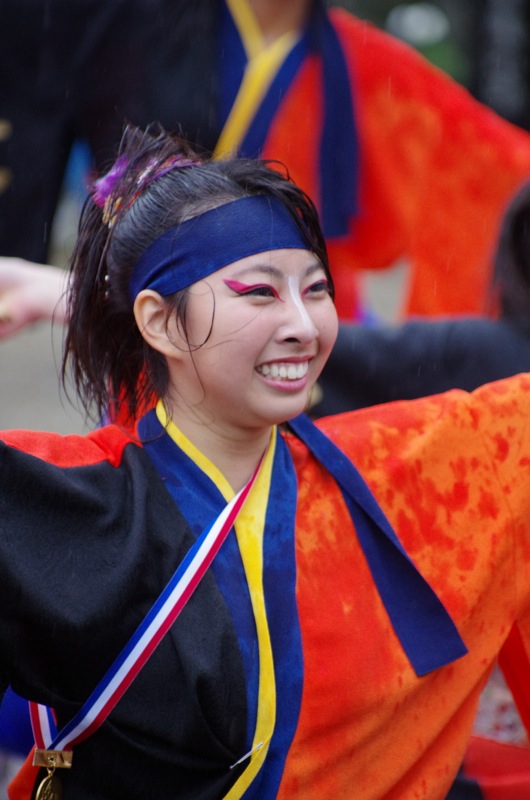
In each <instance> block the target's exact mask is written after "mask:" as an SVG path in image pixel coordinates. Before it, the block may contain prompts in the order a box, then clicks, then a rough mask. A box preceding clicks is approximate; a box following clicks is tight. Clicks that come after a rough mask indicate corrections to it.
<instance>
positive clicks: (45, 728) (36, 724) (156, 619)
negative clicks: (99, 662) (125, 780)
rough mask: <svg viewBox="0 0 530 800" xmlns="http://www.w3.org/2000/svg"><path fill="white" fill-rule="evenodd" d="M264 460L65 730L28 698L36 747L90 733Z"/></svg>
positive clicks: (172, 612) (191, 585)
mask: <svg viewBox="0 0 530 800" xmlns="http://www.w3.org/2000/svg"><path fill="white" fill-rule="evenodd" d="M260 466H261V464H260V465H258V467H257V468H256V470H255V472H254V474H253V475H252V477H251V478H250V480H249V482H248V483H247V484H246V486H244V487H243V488H242V489H241V490H240V491H239V492H238V493H237V494H236V495H235V497H234V498H233V499H232V500H231V501H230V502H229V503H228V504H227V505H226V506H225V508H224V509H223V511H222V512H221V514H220V515H219V516H218V518H217V519H216V520H215V522H214V523H213V524H212V525H211V526H210V527H209V528H206V529H205V530H204V531H203V533H202V534H201V536H200V537H199V538H198V539H197V541H196V542H195V544H194V545H193V546H192V547H191V548H190V550H189V551H188V553H187V554H186V556H185V557H184V559H183V560H182V562H181V563H180V564H179V566H178V568H177V569H176V571H175V573H174V574H173V577H172V578H171V580H170V581H169V583H168V584H167V586H166V588H165V589H164V591H163V592H162V594H161V595H160V597H159V598H158V599H157V601H156V602H155V603H154V605H153V606H152V608H151V609H150V611H149V612H148V614H147V616H146V617H145V619H144V620H143V622H142V623H141V624H140V625H139V627H138V628H137V630H136V631H135V633H134V634H133V636H132V637H131V639H130V640H129V642H128V643H127V645H126V646H125V647H124V649H123V650H122V652H121V653H120V655H119V656H118V657H117V659H116V660H115V661H114V663H113V664H112V666H111V667H110V668H109V670H108V671H107V673H106V674H105V676H104V677H103V678H102V680H101V681H100V682H99V684H98V685H97V686H96V688H95V689H94V691H93V692H92V694H91V695H90V697H89V698H88V700H87V701H86V702H85V703H84V705H83V707H82V708H81V709H80V711H79V712H78V713H77V714H76V715H75V716H74V717H73V718H72V719H71V720H70V722H69V723H68V724H67V725H66V726H65V727H64V728H63V730H62V731H60V732H59V733H58V732H57V728H56V725H55V720H54V718H53V713H52V712H51V710H50V709H49V708H47V707H46V706H43V705H41V704H39V703H33V702H30V704H29V705H30V718H31V725H32V728H33V736H34V738H35V744H36V746H37V748H38V749H44V750H71V749H72V747H73V746H74V745H75V744H77V743H78V742H81V741H82V740H83V739H87V738H88V737H89V736H91V735H92V734H93V733H94V731H96V730H97V729H98V728H99V726H100V725H101V724H102V723H103V722H104V721H105V719H106V718H107V717H108V715H109V714H110V712H111V711H112V709H113V708H114V706H115V705H116V704H117V703H118V701H119V700H120V698H121V697H122V696H123V695H124V694H125V692H126V691H127V689H128V688H129V686H130V685H131V683H132V682H133V680H134V679H135V677H136V676H137V675H138V673H139V672H140V670H141V669H142V667H143V666H144V664H145V663H146V661H147V660H148V658H149V657H150V656H151V654H152V653H153V652H154V650H155V649H156V647H157V646H158V644H159V643H160V642H161V640H162V639H163V637H164V636H165V634H166V633H167V631H168V630H169V629H170V628H171V626H172V625H173V623H174V622H175V620H176V619H177V617H178V616H179V614H180V613H181V611H182V609H183V608H184V606H185V605H186V603H187V602H188V600H189V599H190V597H191V595H192V594H193V592H194V591H195V589H196V588H197V586H198V585H199V583H200V581H201V578H202V577H203V576H204V574H205V572H206V570H207V569H208V567H209V566H210V564H211V563H212V561H213V559H214V558H215V556H216V554H217V553H218V551H219V549H220V547H221V545H222V543H223V542H224V540H225V538H226V536H227V535H228V532H229V531H230V529H231V528H232V526H233V524H234V522H235V520H236V517H237V515H238V513H239V511H240V510H241V507H242V506H243V503H244V502H245V500H246V498H247V496H248V494H249V492H250V490H251V488H252V486H253V484H254V481H255V479H256V477H257V474H258V472H259V468H260Z"/></svg>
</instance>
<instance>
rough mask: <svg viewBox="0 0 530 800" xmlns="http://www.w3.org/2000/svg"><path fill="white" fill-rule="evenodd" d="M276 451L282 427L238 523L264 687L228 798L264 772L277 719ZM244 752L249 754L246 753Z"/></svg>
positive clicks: (213, 475)
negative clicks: (269, 538)
mask: <svg viewBox="0 0 530 800" xmlns="http://www.w3.org/2000/svg"><path fill="white" fill-rule="evenodd" d="M156 413H157V417H158V419H159V421H160V423H161V425H162V426H163V427H164V428H165V430H166V431H167V433H168V435H169V436H170V437H171V438H172V439H173V441H174V442H176V444H177V445H178V446H179V447H180V448H181V450H183V452H185V453H186V455H187V456H189V458H191V459H192V460H193V461H194V463H195V464H197V466H198V467H199V468H200V469H201V470H202V471H203V472H204V473H205V474H206V475H208V477H209V478H210V479H211V480H212V481H213V482H214V483H215V485H216V486H217V488H218V489H219V491H220V492H221V494H222V495H223V497H224V499H225V500H226V501H227V502H229V501H230V500H231V499H232V497H233V496H234V494H235V493H234V491H233V489H232V488H231V486H230V485H229V483H228V481H227V480H226V478H225V477H224V476H223V475H222V473H221V472H220V471H219V470H218V469H217V467H216V466H215V465H214V464H212V462H211V461H210V460H209V459H208V458H207V457H206V456H204V455H203V454H202V453H201V452H200V451H199V450H198V449H197V448H196V447H195V445H193V444H192V442H190V441H189V439H187V438H186V436H185V435H184V434H183V433H182V431H180V430H179V429H178V428H177V426H176V425H175V423H174V422H172V421H171V420H170V419H169V418H168V416H167V413H166V410H165V408H164V406H163V404H162V402H161V401H159V403H158V405H157V408H156ZM275 449H276V429H275V428H274V429H273V432H272V436H271V442H270V445H269V448H268V450H267V453H266V454H265V458H264V460H263V464H262V466H261V470H260V472H259V475H258V477H257V478H256V481H255V483H254V486H253V487H252V489H251V491H250V494H249V496H248V498H247V500H246V501H245V504H244V506H243V508H242V509H241V511H240V512H239V515H238V518H237V520H236V524H235V532H236V537H237V542H238V545H239V550H240V553H241V559H242V562H243V567H244V569H245V575H246V578H247V584H248V588H249V593H250V599H251V603H252V610H253V614H254V621H255V624H256V632H257V636H258V652H259V686H258V710H257V719H256V730H255V733H254V738H253V742H252V755H251V756H250V758H249V764H248V767H247V768H246V770H245V771H244V772H243V773H242V775H241V776H240V777H239V779H238V780H237V781H236V783H235V784H234V786H232V788H231V789H230V791H229V792H228V794H227V795H225V798H224V800H239V798H241V797H242V796H243V795H244V793H245V792H246V790H247V789H248V787H249V786H250V784H251V783H252V781H253V780H254V778H255V777H256V775H257V774H258V772H259V770H260V769H261V767H262V765H263V762H264V760H265V757H266V755H267V752H268V749H269V743H270V740H271V738H272V734H273V732H274V724H275V721H276V682H275V677H274V659H273V655H272V646H271V640H270V634H269V626H268V622H267V614H266V610H265V597H264V592H263V533H264V529H265V516H266V513H267V505H268V500H269V489H270V483H271V476H272V464H273V460H274V452H275ZM241 755H242V756H243V755H244V753H242V754H241Z"/></svg>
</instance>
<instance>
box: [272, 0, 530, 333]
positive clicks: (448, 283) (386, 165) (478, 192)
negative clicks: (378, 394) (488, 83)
mask: <svg viewBox="0 0 530 800" xmlns="http://www.w3.org/2000/svg"><path fill="white" fill-rule="evenodd" d="M329 13H330V18H331V20H332V23H333V25H334V26H335V28H336V30H337V33H338V35H339V37H340V39H341V42H342V46H343V49H344V53H345V57H346V60H347V63H348V68H349V71H350V74H351V84H352V91H353V99H354V109H355V113H356V123H357V127H358V135H359V151H360V186H359V214H358V217H357V219H355V220H354V221H353V222H352V225H351V229H350V235H348V236H346V237H344V238H343V239H340V240H339V239H335V240H331V241H330V242H329V249H330V255H331V259H332V266H333V270H334V274H335V275H336V278H337V283H338V298H337V307H338V309H339V313H340V314H341V316H342V317H344V318H347V317H348V316H349V317H350V318H351V305H352V302H353V299H352V292H351V286H352V279H351V275H352V274H353V273H354V271H355V270H356V269H359V268H362V269H379V268H383V267H387V266H389V265H391V264H392V263H394V262H395V261H396V259H398V258H402V257H403V258H405V259H406V260H407V261H408V262H409V263H410V269H411V276H410V284H409V287H408V296H407V299H406V304H405V308H404V309H403V313H404V314H425V315H439V314H447V313H482V312H484V311H485V310H488V302H487V294H488V291H487V290H488V284H489V280H490V276H491V257H492V253H493V251H494V248H495V245H496V239H497V234H498V227H499V224H500V221H501V218H502V215H503V213H504V210H505V207H506V205H507V203H508V201H509V199H510V198H511V196H512V194H513V193H514V192H515V191H516V190H517V189H518V188H519V187H520V186H521V184H522V183H523V182H524V181H525V180H527V178H528V177H529V176H530V135H529V134H528V133H527V132H526V131H523V130H520V129H518V128H516V127H515V126H513V125H511V124H509V123H508V122H506V121H505V120H503V119H501V118H500V117H499V116H497V115H496V114H494V113H493V112H492V111H491V110H490V109H488V108H487V107H485V106H483V105H481V104H479V103H478V102H476V101H475V100H474V99H473V98H472V97H471V95H470V94H469V93H468V92H467V91H466V90H465V89H463V88H462V87H461V86H460V85H459V84H457V83H455V82H454V81H453V80H451V79H450V78H449V77H448V76H447V75H446V74H445V73H443V72H442V71H440V70H438V69H437V68H435V67H433V65H432V64H430V63H429V62H428V61H427V60H425V59H424V58H423V57H422V56H420V55H419V54H418V53H416V52H415V51H414V50H412V49H411V48H410V47H407V46H405V45H403V44H402V43H401V42H399V41H398V40H397V39H395V38H393V37H391V36H389V35H387V34H385V33H384V32H382V31H380V30H379V29H377V28H376V27H375V26H373V25H371V24H370V23H368V22H365V21H361V20H358V19H356V18H355V17H353V16H352V15H351V14H348V13H347V12H345V11H344V10H342V9H337V8H335V9H331V10H330V12H329ZM320 85H321V80H320V67H319V63H318V61H317V60H316V58H313V59H308V60H306V62H305V63H304V65H303V67H302V69H301V71H300V72H299V74H298V75H297V77H296V78H295V80H294V81H293V84H292V86H291V88H290V90H289V91H288V92H287V94H286V96H285V100H284V102H283V103H282V105H281V106H280V108H279V110H278V112H277V114H276V117H275V119H274V121H273V123H272V126H271V129H270V132H269V136H268V139H267V142H266V145H265V152H264V154H265V156H267V157H271V158H276V159H279V160H282V161H285V163H286V164H288V166H289V171H290V173H291V175H292V177H293V178H294V180H295V181H296V182H297V183H299V184H300V185H301V186H302V187H303V188H304V189H305V190H306V191H307V192H308V193H309V194H310V195H311V196H312V197H313V198H314V199H315V200H316V201H317V203H318V201H319V186H318V175H317V173H318V170H316V169H315V165H316V164H318V135H317V134H318V124H315V120H318V119H321V118H322V111H323V102H324V101H323V98H322V96H321V94H319V92H318V91H316V90H315V87H319V86H320ZM336 158H339V159H340V153H337V154H336ZM352 191H354V188H353V187H352Z"/></svg>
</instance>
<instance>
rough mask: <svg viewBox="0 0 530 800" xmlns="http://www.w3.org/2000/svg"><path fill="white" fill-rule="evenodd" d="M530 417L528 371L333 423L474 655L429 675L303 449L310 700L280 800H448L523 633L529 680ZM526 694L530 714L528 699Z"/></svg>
mask: <svg viewBox="0 0 530 800" xmlns="http://www.w3.org/2000/svg"><path fill="white" fill-rule="evenodd" d="M529 419H530V376H522V377H517V378H514V379H509V380H507V381H505V382H500V383H497V384H491V385H489V386H487V387H484V388H482V389H480V390H478V391H477V392H475V393H474V394H471V395H467V394H465V393H463V392H460V391H454V392H451V393H449V394H446V395H440V396H437V397H432V398H428V399H422V400H418V401H414V402H411V403H395V404H392V405H388V406H379V407H377V408H374V409H367V410H363V411H360V412H357V413H353V414H344V415H340V416H337V417H333V418H329V419H327V420H323V421H321V423H319V424H320V426H321V427H322V428H323V429H324V430H325V432H326V433H327V434H328V435H329V436H330V438H332V439H333V440H335V441H336V442H337V443H339V444H340V446H341V448H342V449H343V450H345V452H346V453H347V454H348V455H349V456H350V457H351V458H352V460H353V461H354V462H355V463H356V465H357V466H358V468H359V469H360V471H361V473H362V474H363V476H364V477H365V479H366V480H367V481H368V483H369V485H370V487H371V488H372V490H373V491H374V493H375V496H376V498H377V499H378V500H379V502H380V504H381V506H382V507H383V509H384V511H385V512H386V514H387V515H388V517H389V519H390V522H391V523H392V524H393V526H394V527H395V530H396V532H397V533H398V535H399V537H400V539H401V540H402V542H403V543H404V545H405V547H406V549H407V551H408V552H409V554H410V556H411V557H412V559H413V560H414V561H415V563H416V564H417V566H418V567H419V569H420V571H421V572H422V573H423V575H424V576H425V577H426V578H427V579H428V581H429V582H430V584H431V586H432V587H433V588H434V589H435V591H436V592H437V593H438V595H439V596H440V598H441V599H442V600H443V602H444V603H445V605H446V607H447V608H448V610H449V611H450V613H451V615H452V616H453V619H454V620H455V622H456V624H457V626H458V628H459V631H460V633H461V634H462V636H463V639H464V641H465V643H466V645H467V646H468V648H469V653H468V655H466V656H465V657H464V658H462V659H460V660H459V661H457V662H454V663H453V664H451V665H450V666H448V667H445V668H443V669H440V670H438V671H436V672H434V673H431V674H429V675H427V676H424V677H421V678H418V677H417V676H416V675H415V673H414V672H413V670H412V669H411V667H410V665H409V663H408V662H407V659H406V657H405V655H404V653H403V651H402V649H401V647H400V645H399V642H398V641H397V639H396V637H395V634H394V632H393V630H392V628H391V626H390V624H389V621H388V618H387V616H386V614H385V611H384V609H383V607H382V605H381V601H380V599H379V597H378V594H377V591H376V590H375V587H374V584H373V581H372V578H371V575H370V572H369V570H368V568H367V565H366V563H365V560H364V557H363V555H362V552H361V550H360V548H359V545H358V542H357V539H356V536H355V533H354V531H353V530H352V528H351V522H350V519H349V515H348V513H347V510H346V508H345V507H344V503H343V501H342V497H341V495H340V493H339V492H338V491H337V489H336V488H335V486H334V483H333V480H332V479H331V478H330V477H329V475H328V474H327V473H326V472H325V471H324V470H323V469H322V467H321V466H320V465H319V464H318V463H315V461H314V460H313V459H312V458H311V456H310V455H309V454H308V452H307V451H306V449H305V447H304V446H303V445H301V444H300V443H299V442H297V441H296V440H294V439H290V440H289V446H290V448H291V451H292V454H293V457H294V461H295V464H296V469H297V473H298V480H299V507H298V516H297V568H298V578H297V580H298V583H297V598H298V605H299V611H300V621H301V627H302V637H303V651H304V691H303V698H302V707H301V715H300V720H299V725H298V728H297V732H296V735H295V739H294V741H293V744H292V747H291V750H290V753H289V757H288V760H287V767H286V771H285V774H284V778H283V782H282V784H281V789H280V792H279V795H278V796H279V798H282V800H283V798H285V799H287V798H289V800H293V798H304V800H313V799H314V800H321V799H322V798H324V797H326V798H332V797H352V796H355V797H358V798H363V800H369V799H370V798H379V800H382V799H383V798H385V799H386V798H388V799H389V800H390V798H393V799H395V800H397V799H398V798H399V800H405V798H406V799H407V800H408V798H422V800H441V799H442V798H444V797H445V796H446V794H447V791H448V789H449V787H450V785H451V783H452V780H453V778H454V775H455V773H456V771H457V769H458V767H459V766H460V764H461V763H462V761H463V759H464V754H465V752H466V745H467V743H468V739H469V735H470V732H471V730H472V726H473V721H474V717H475V711H476V707H477V701H478V698H479V694H480V692H481V689H482V687H483V686H484V683H485V681H486V679H487V676H488V674H489V672H490V669H491V667H492V665H493V663H494V661H495V657H496V654H497V653H498V652H499V650H501V649H502V647H503V644H504V642H505V641H506V640H507V638H508V635H509V634H510V631H512V630H513V631H517V634H518V642H519V648H518V650H517V653H516V656H515V657H516V666H517V670H516V671H517V672H518V674H519V675H524V674H526V676H527V681H526V682H528V674H529V673H528V667H529V663H528V654H529V646H530V635H529V634H530V631H529V619H530V618H529V602H530V573H529V568H530V492H529V482H530V425H529V423H528V420H529ZM507 656H509V653H508V654H507ZM512 688H515V690H517V685H516V683H515V684H514V687H512ZM521 688H523V687H521ZM516 700H518V701H519V702H520V703H521V704H522V705H523V706H525V707H524V708H522V712H523V718H524V717H526V718H528V710H529V709H528V707H526V704H527V703H528V698H527V697H525V694H524V689H523V690H522V691H521V692H517V691H516ZM352 792H353V794H352Z"/></svg>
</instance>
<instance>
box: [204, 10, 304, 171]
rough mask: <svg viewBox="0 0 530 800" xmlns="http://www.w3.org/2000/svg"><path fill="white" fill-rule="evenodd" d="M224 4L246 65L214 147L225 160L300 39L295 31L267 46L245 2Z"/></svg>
mask: <svg viewBox="0 0 530 800" xmlns="http://www.w3.org/2000/svg"><path fill="white" fill-rule="evenodd" d="M286 1H287V2H288V0H286ZM227 4H228V7H229V9H230V13H231V14H232V17H233V19H234V22H235V24H236V26H237V28H238V30H239V34H240V36H241V39H242V42H243V46H244V48H245V51H246V54H247V58H248V63H247V66H246V68H245V74H244V76H243V80H242V81H241V86H240V87H239V91H238V93H237V97H236V99H235V101H234V104H233V106H232V109H231V110H230V113H229V115H228V119H227V120H226V122H225V125H224V127H223V130H222V131H221V134H220V136H219V139H218V141H217V144H216V146H215V150H214V158H224V157H226V156H227V155H229V154H233V153H235V152H236V151H237V148H238V146H239V144H240V142H241V141H242V140H243V137H244V136H245V133H246V131H247V130H248V128H249V125H250V123H251V122H252V120H253V118H254V115H255V113H256V110H257V109H258V107H259V105H260V103H261V101H262V100H263V97H264V96H265V94H266V92H267V90H268V88H269V86H270V85H271V83H272V81H273V80H274V77H275V76H276V74H277V72H278V70H279V69H280V67H281V65H282V64H283V62H284V60H285V58H286V57H287V55H288V54H289V52H290V51H291V50H292V48H293V47H294V45H295V43H296V42H297V41H298V39H299V37H300V34H299V33H298V32H297V31H289V32H287V33H284V34H283V35H282V36H280V37H279V38H278V39H276V40H275V41H274V42H272V43H271V44H269V45H268V46H267V45H265V42H264V40H263V36H262V34H261V30H260V28H259V25H258V23H257V20H256V18H255V16H254V14H253V12H252V9H251V8H250V6H249V5H248V3H247V2H246V0H227Z"/></svg>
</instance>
